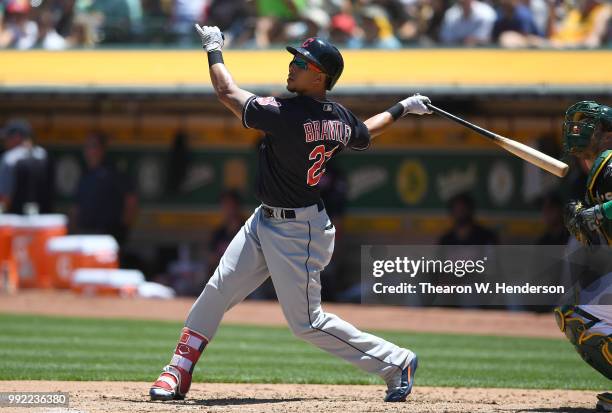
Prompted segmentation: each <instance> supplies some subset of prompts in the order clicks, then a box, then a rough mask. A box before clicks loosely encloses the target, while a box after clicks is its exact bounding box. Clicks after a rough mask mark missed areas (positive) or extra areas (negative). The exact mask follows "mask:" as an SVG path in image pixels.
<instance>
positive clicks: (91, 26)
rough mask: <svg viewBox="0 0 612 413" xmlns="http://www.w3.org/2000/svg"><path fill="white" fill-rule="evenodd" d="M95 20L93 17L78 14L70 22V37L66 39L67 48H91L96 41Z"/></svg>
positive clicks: (97, 39)
mask: <svg viewBox="0 0 612 413" xmlns="http://www.w3.org/2000/svg"><path fill="white" fill-rule="evenodd" d="M97 26H98V23H97V19H96V17H95V16H90V15H87V14H78V15H76V16H75V18H74V21H73V22H72V28H71V31H70V35H69V36H68V37H67V38H66V41H67V43H68V45H69V47H73V48H92V47H94V46H95V45H96V44H97V43H98V41H99V37H98V34H97V29H96V28H97Z"/></svg>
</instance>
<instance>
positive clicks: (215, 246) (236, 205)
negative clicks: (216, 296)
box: [208, 191, 246, 277]
mask: <svg viewBox="0 0 612 413" xmlns="http://www.w3.org/2000/svg"><path fill="white" fill-rule="evenodd" d="M220 204H221V224H220V225H219V226H218V227H217V228H216V229H215V230H214V231H213V234H212V237H211V239H210V243H209V244H208V277H211V276H212V275H213V272H214V271H215V269H216V268H217V266H218V265H219V261H220V260H221V257H222V256H223V253H224V252H225V250H226V249H227V247H228V246H229V244H230V242H231V241H232V239H234V236H235V235H236V234H237V233H238V230H240V228H241V227H242V225H243V224H244V222H245V221H246V219H245V217H244V216H243V215H242V199H241V197H240V194H238V192H236V191H227V192H224V193H223V194H221V199H220Z"/></svg>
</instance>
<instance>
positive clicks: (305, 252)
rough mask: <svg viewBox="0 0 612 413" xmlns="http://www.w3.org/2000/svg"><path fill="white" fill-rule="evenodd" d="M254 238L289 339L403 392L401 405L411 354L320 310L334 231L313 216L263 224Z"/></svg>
mask: <svg viewBox="0 0 612 413" xmlns="http://www.w3.org/2000/svg"><path fill="white" fill-rule="evenodd" d="M259 234H260V239H261V246H262V249H263V252H264V255H265V257H266V262H267V263H268V268H269V270H270V274H271V277H272V282H273V283H274V288H275V290H276V294H277V296H278V300H279V302H280V304H281V306H282V309H283V313H284V315H285V317H286V319H287V321H288V323H289V326H290V327H291V329H292V331H293V333H294V334H295V335H296V336H298V337H299V338H302V339H303V340H306V341H308V342H310V343H312V344H314V345H316V346H317V347H319V348H321V349H323V350H325V351H327V352H329V353H331V354H333V355H335V356H338V357H341V358H343V359H344V360H346V361H348V362H350V363H352V364H354V365H355V366H357V367H359V368H361V369H363V370H365V371H367V372H370V373H374V374H377V375H379V376H380V377H382V378H383V379H384V380H385V382H387V384H388V385H389V389H390V391H391V392H393V390H395V389H397V388H400V387H402V386H403V387H404V389H403V391H402V392H401V394H400V397H399V398H403V399H405V396H406V395H407V394H408V393H409V391H410V389H407V387H408V386H410V387H411V386H412V376H413V373H414V370H415V369H416V356H415V355H414V353H412V352H411V351H409V350H406V349H403V348H401V347H398V346H396V345H395V344H392V343H390V342H388V341H385V340H383V339H381V338H379V337H376V336H374V335H371V334H367V333H364V332H362V331H360V330H358V329H357V328H355V327H354V326H353V325H351V324H349V323H347V322H346V321H344V320H342V319H340V318H339V317H337V316H335V315H333V314H330V313H326V312H324V311H323V309H322V308H321V282H320V277H319V274H320V272H321V270H322V269H323V268H324V267H325V265H327V263H328V262H329V260H330V258H331V255H332V252H333V246H334V229H333V227H330V221H329V218H328V217H327V214H326V213H325V212H324V211H323V212H321V213H318V214H315V215H314V216H313V217H312V219H310V220H309V221H291V220H283V221H278V220H274V219H268V218H265V219H263V220H262V221H261V222H260V230H259ZM407 373H408V375H407ZM408 382H409V383H408ZM389 394H390V393H389ZM393 401H396V400H393ZM397 401H399V400H397Z"/></svg>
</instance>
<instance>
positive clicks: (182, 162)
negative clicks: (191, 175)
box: [167, 131, 191, 195]
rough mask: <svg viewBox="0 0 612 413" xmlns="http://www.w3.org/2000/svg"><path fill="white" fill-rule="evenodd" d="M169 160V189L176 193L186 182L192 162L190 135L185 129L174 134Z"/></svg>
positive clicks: (171, 192) (170, 191)
mask: <svg viewBox="0 0 612 413" xmlns="http://www.w3.org/2000/svg"><path fill="white" fill-rule="evenodd" d="M168 161H169V162H168V183H167V191H168V193H170V194H172V195H176V194H179V193H180V192H181V187H182V186H183V184H184V182H185V177H186V176H187V171H188V170H189V166H190V164H191V151H190V149H189V136H187V134H186V133H185V132H184V131H178V132H177V133H176V135H174V140H173V142H172V147H171V148H170V153H169V158H168Z"/></svg>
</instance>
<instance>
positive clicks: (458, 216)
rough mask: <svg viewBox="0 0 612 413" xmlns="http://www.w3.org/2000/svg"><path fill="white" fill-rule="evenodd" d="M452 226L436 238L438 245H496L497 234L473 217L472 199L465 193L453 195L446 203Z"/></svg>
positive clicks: (474, 210)
mask: <svg viewBox="0 0 612 413" xmlns="http://www.w3.org/2000/svg"><path fill="white" fill-rule="evenodd" d="M448 208H449V212H450V216H451V219H452V221H453V224H452V228H451V229H450V230H449V231H448V232H446V233H445V234H444V235H442V237H440V239H439V240H438V244H440V245H496V244H497V243H498V240H497V235H496V234H495V233H494V232H493V231H491V230H489V229H487V228H485V227H483V226H482V225H480V224H478V223H477V222H476V220H475V218H474V215H475V212H476V209H475V206H474V200H473V199H472V197H471V196H470V195H468V194H466V193H462V194H459V195H455V196H454V197H453V198H451V200H450V201H449V203H448Z"/></svg>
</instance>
